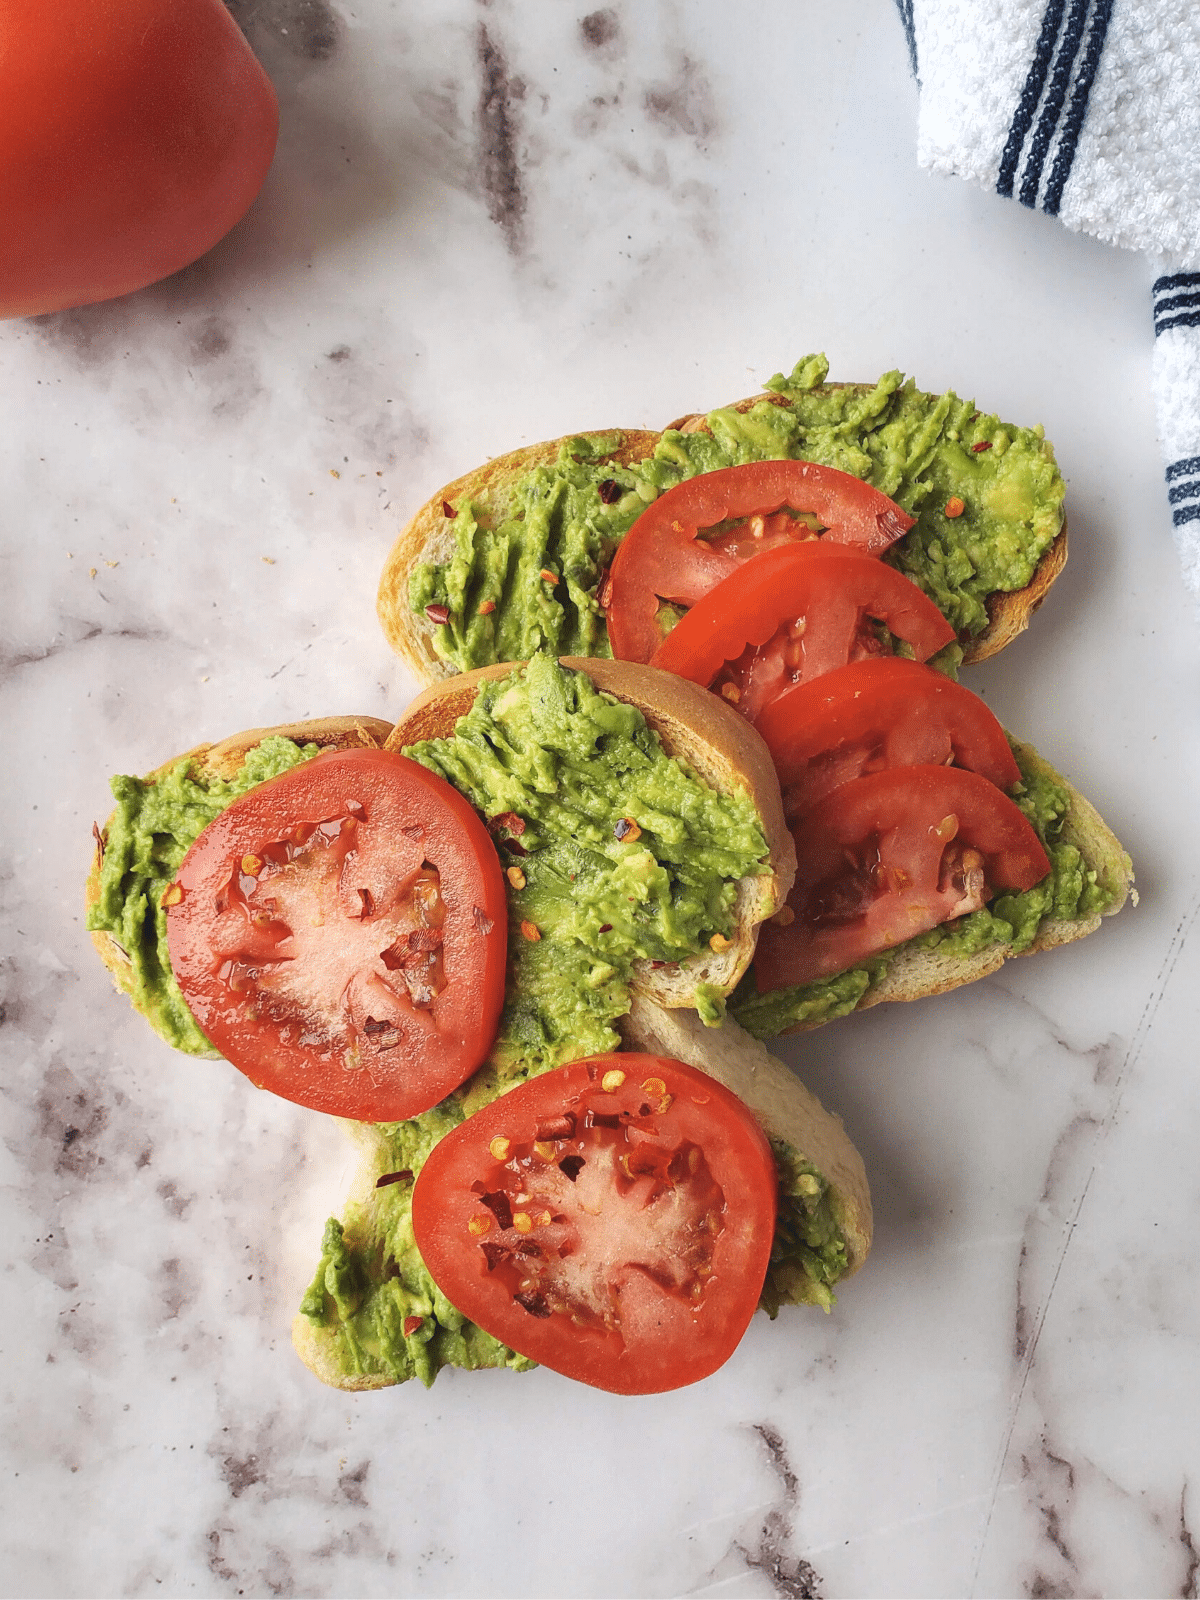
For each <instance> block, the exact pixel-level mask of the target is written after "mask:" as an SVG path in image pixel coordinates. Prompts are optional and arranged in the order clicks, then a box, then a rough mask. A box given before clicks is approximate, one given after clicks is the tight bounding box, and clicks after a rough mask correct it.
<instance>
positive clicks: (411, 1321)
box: [403, 1317, 425, 1339]
mask: <svg viewBox="0 0 1200 1600" xmlns="http://www.w3.org/2000/svg"><path fill="white" fill-rule="evenodd" d="M424 1321H425V1318H424V1317H405V1319H404V1323H403V1327H404V1337H405V1338H406V1339H411V1338H412V1336H413V1334H414V1333H416V1331H417V1329H418V1328H419V1327H420V1326H421V1324H422V1323H423V1322H424Z"/></svg>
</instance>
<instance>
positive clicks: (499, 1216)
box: [479, 1189, 513, 1228]
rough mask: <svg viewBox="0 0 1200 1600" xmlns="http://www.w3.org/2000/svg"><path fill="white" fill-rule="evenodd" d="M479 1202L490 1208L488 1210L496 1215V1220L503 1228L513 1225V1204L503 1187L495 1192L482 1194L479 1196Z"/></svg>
mask: <svg viewBox="0 0 1200 1600" xmlns="http://www.w3.org/2000/svg"><path fill="white" fill-rule="evenodd" d="M479 1202H480V1204H481V1205H485V1206H486V1207H487V1208H488V1210H489V1211H490V1212H491V1213H492V1215H493V1216H494V1217H495V1219H496V1221H497V1222H498V1223H499V1224H500V1226H501V1228H511V1227H512V1225H513V1215H512V1206H511V1205H510V1204H509V1201H508V1196H507V1195H506V1194H505V1193H504V1191H503V1189H497V1191H496V1192H495V1194H481V1195H480V1196H479Z"/></svg>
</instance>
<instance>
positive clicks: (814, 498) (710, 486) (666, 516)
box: [608, 461, 913, 663]
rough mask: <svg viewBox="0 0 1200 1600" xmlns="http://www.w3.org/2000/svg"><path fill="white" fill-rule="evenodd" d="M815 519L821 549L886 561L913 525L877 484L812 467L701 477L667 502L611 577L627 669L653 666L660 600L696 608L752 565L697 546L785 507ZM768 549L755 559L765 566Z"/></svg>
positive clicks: (647, 518) (727, 470)
mask: <svg viewBox="0 0 1200 1600" xmlns="http://www.w3.org/2000/svg"><path fill="white" fill-rule="evenodd" d="M785 506H787V507H790V508H791V509H792V510H794V511H811V512H813V513H815V514H816V516H817V517H818V518H819V519H820V521H821V522H822V523H823V524H824V525H825V528H826V531H825V532H824V533H823V534H822V535H821V538H820V541H816V540H805V541H804V542H805V543H809V542H813V543H816V542H821V543H825V544H828V545H846V546H849V547H851V548H853V549H856V550H858V551H860V552H864V553H867V554H872V555H879V554H881V553H882V552H883V551H884V550H886V549H887V548H888V546H889V545H891V544H894V543H895V541H896V540H897V539H899V538H900V537H901V536H902V535H903V534H905V533H906V532H907V531H908V529H909V528H911V527H912V525H913V518H912V517H910V516H909V515H908V514H907V512H904V511H902V510H901V509H900V507H899V506H898V505H896V504H895V503H894V502H893V501H891V500H889V499H888V498H887V496H886V495H883V494H881V493H880V492H879V490H878V489H873V488H872V487H871V486H870V484H867V483H863V482H862V480H861V479H859V478H855V477H852V476H851V475H850V474H849V473H848V472H838V471H835V470H834V468H832V467H820V466H818V465H817V464H816V463H815V462H812V461H756V462H752V463H749V464H747V465H744V466H740V467H724V468H722V469H721V470H719V471H717V472H705V473H701V474H700V475H699V476H698V477H695V478H688V479H686V480H685V481H684V482H683V483H679V484H676V486H675V487H674V488H673V489H668V490H667V492H666V493H665V494H661V495H659V497H658V499H657V500H655V501H654V502H653V503H652V504H651V505H650V506H648V507H647V508H646V510H645V511H643V512H642V514H641V516H640V517H639V518H638V519H637V521H636V522H635V523H634V525H633V527H632V528H631V529H630V530H629V532H628V533H627V534H626V535H625V537H624V539H623V540H622V541H621V547H620V549H619V550H618V551H617V554H616V556H615V557H614V559H613V564H612V568H611V571H610V574H609V584H610V588H609V597H608V636H609V642H610V643H611V645H612V651H613V655H614V656H616V657H617V659H618V660H621V661H641V662H643V663H645V662H648V661H649V660H650V658H651V656H652V655H653V654H654V652H655V650H656V649H657V648H658V646H659V644H660V643H661V642H662V635H661V633H660V632H659V629H658V625H657V623H656V622H655V615H656V613H657V610H658V600H659V598H662V599H664V600H668V601H677V602H679V603H680V604H682V605H687V606H694V605H695V604H696V602H697V601H698V600H701V599H703V597H704V596H705V595H706V594H707V593H708V591H709V590H710V589H711V588H713V587H714V585H716V584H718V583H720V582H721V581H722V579H724V578H727V577H728V576H729V574H730V573H731V572H734V571H736V570H737V568H738V567H739V566H740V565H742V564H744V561H745V559H746V558H745V557H739V556H736V555H730V554H728V553H727V552H726V551H724V550H722V549H719V548H715V547H713V546H712V545H710V544H709V543H707V542H706V541H705V540H703V539H698V538H697V533H698V531H699V530H700V529H701V528H713V527H716V525H717V524H718V523H720V522H724V521H727V520H728V519H730V518H737V517H754V516H770V515H772V514H773V513H774V512H776V511H779V510H780V509H781V508H782V507H785ZM769 547H770V541H767V542H766V543H765V544H764V547H763V549H762V551H760V552H759V554H756V555H755V556H753V557H752V558H751V559H753V560H758V559H760V556H761V554H763V553H765V551H766V549H767V548H769Z"/></svg>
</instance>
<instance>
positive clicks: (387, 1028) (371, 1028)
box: [363, 1017, 396, 1037]
mask: <svg viewBox="0 0 1200 1600" xmlns="http://www.w3.org/2000/svg"><path fill="white" fill-rule="evenodd" d="M395 1026H396V1024H395V1023H394V1022H376V1020H375V1018H374V1017H368V1018H367V1020H366V1021H365V1022H364V1023H363V1032H364V1033H365V1034H366V1035H367V1036H368V1037H370V1036H371V1035H372V1034H376V1033H391V1032H392V1031H393V1029H394V1028H395Z"/></svg>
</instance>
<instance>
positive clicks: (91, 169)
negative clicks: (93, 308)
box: [0, 0, 279, 317]
mask: <svg viewBox="0 0 1200 1600" xmlns="http://www.w3.org/2000/svg"><path fill="white" fill-rule="evenodd" d="M0 73H2V75H3V80H4V85H5V91H4V95H3V97H2V99H0V219H3V232H4V236H5V244H4V250H3V252H2V254H0V316H2V317H26V316H35V315H39V314H41V313H43V312H48V311H59V310H62V309H64V308H65V307H67V306H78V305H88V304H91V303H92V302H94V301H97V300H107V299H110V298H112V297H113V296H114V295H121V294H128V293H129V292H130V291H131V290H134V289H140V288H143V287H144V286H145V285H146V284H149V283H155V282H157V281H158V280H159V279H160V278H165V277H167V276H168V275H169V274H170V273H172V272H176V271H178V270H179V268H180V267H184V266H187V264H188V263H189V262H191V261H194V260H196V258H197V257H198V256H201V255H203V254H204V252H205V251H206V250H208V249H209V248H210V247H211V246H212V245H214V244H216V242H217V240H218V239H220V238H222V237H223V236H224V235H225V234H226V233H228V232H229V230H230V228H232V227H233V225H234V223H235V222H237V221H238V219H239V218H240V217H241V216H242V215H243V214H244V213H245V211H246V209H247V208H248V206H249V205H250V202H251V201H252V200H253V199H254V197H255V195H256V194H257V193H258V191H259V189H260V188H261V187H262V183H263V179H264V178H265V177H266V174H267V169H268V167H269V166H270V164H271V159H272V157H273V155H274V153H275V140H276V136H277V133H278V128H279V106H278V102H277V100H276V98H275V91H274V89H273V88H272V86H271V82H270V79H269V78H268V77H267V75H266V73H265V72H264V71H263V69H262V67H261V66H260V65H259V63H258V61H257V60H256V59H255V56H254V54H253V52H252V51H251V49H250V47H249V45H248V44H247V43H246V40H245V39H244V37H243V36H242V33H241V31H240V29H239V28H238V26H237V24H236V23H235V22H234V20H233V18H232V17H231V16H230V14H229V12H228V11H227V10H226V9H225V7H224V5H222V4H221V0H70V3H69V4H62V5H53V4H45V3H44V0H8V3H7V4H6V5H5V7H4V11H3V20H2V21H0Z"/></svg>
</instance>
